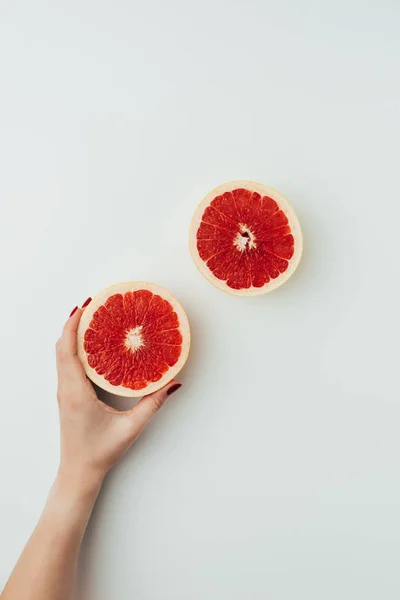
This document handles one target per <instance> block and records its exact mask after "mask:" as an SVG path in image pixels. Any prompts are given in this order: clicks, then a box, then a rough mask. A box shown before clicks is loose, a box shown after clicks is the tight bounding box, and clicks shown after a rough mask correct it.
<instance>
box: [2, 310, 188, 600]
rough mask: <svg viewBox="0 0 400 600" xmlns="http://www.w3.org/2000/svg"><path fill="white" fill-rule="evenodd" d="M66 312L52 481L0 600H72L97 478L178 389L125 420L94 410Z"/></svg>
mask: <svg viewBox="0 0 400 600" xmlns="http://www.w3.org/2000/svg"><path fill="white" fill-rule="evenodd" d="M89 301H90V299H88V301H86V303H85V304H84V306H85V305H87V304H88V302H89ZM74 310H75V312H74V311H73V314H72V315H71V316H70V318H69V319H68V321H67V322H66V324H65V326H64V329H63V332H62V335H61V337H60V339H59V340H58V342H57V345H56V354H57V373H58V393H57V399H58V407H59V415H60V431H61V457H60V465H59V469H58V473H57V476H56V478H55V481H54V484H53V486H52V488H51V491H50V494H49V497H48V499H47V503H46V506H45V508H44V510H43V513H42V515H41V517H40V520H39V522H38V524H37V526H36V528H35V530H34V532H33V534H32V536H31V538H30V539H29V541H28V543H27V545H26V546H25V549H24V551H23V552H22V555H21V557H20V559H19V560H18V562H17V564H16V566H15V568H14V570H13V572H12V574H11V576H10V579H9V580H8V583H7V585H6V587H5V589H4V591H3V593H2V595H1V600H22V599H23V600H72V598H73V593H74V584H75V576H76V567H77V562H78V555H79V549H80V546H81V542H82V538H83V535H84V533H85V530H86V527H87V524H88V521H89V518H90V515H91V512H92V509H93V506H94V504H95V502H96V498H97V496H98V494H99V491H100V488H101V485H102V482H103V480H104V477H105V476H106V474H107V473H108V471H109V470H110V469H111V467H112V466H113V465H114V464H115V463H116V462H117V461H118V459H119V458H121V456H122V455H123V454H125V452H126V451H127V450H128V449H129V448H130V446H131V445H132V444H133V443H134V441H135V440H136V439H137V438H138V437H139V435H140V434H141V433H142V431H143V430H144V429H145V428H146V427H147V425H148V424H149V423H150V421H151V419H152V418H153V417H154V416H155V414H156V413H157V412H158V410H159V409H160V408H161V406H162V405H163V403H164V401H165V400H166V399H167V397H168V396H169V395H170V394H171V393H172V392H174V391H176V390H177V389H178V388H179V387H180V384H179V383H178V382H177V381H171V382H170V383H169V384H168V385H167V386H165V387H164V388H163V389H161V390H159V391H158V392H155V393H154V394H151V395H149V396H145V397H144V398H142V400H140V402H138V403H137V404H136V405H135V406H134V408H132V409H131V410H129V411H126V412H118V411H117V410H114V409H113V408H110V407H109V406H107V405H106V404H104V403H103V402H101V401H100V400H99V399H98V398H97V396H96V393H95V391H94V389H93V387H92V385H91V383H90V381H89V380H88V379H87V377H86V375H85V372H84V369H83V367H82V364H81V362H80V360H79V358H78V356H77V351H76V337H77V328H78V325H79V321H80V318H81V315H82V312H83V310H84V308H82V309H74Z"/></svg>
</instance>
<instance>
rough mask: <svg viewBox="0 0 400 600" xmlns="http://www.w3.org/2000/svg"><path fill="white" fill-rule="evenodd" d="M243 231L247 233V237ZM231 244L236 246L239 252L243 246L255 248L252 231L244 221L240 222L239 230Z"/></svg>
mask: <svg viewBox="0 0 400 600" xmlns="http://www.w3.org/2000/svg"><path fill="white" fill-rule="evenodd" d="M244 233H247V236H248V237H246V236H244V235H243V234H244ZM233 245H234V246H236V248H237V249H238V250H239V251H240V252H243V250H244V249H245V248H249V249H250V250H251V249H252V248H257V244H256V241H255V237H254V233H253V232H252V231H251V229H250V228H249V227H247V225H245V224H244V223H240V225H239V231H238V232H237V235H236V237H235V239H234V240H233Z"/></svg>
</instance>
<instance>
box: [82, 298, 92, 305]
mask: <svg viewBox="0 0 400 600" xmlns="http://www.w3.org/2000/svg"><path fill="white" fill-rule="evenodd" d="M91 301H92V299H91V298H90V297H89V298H88V299H87V300H85V302H84V303H83V304H82V308H86V307H87V305H88V304H90V303H91Z"/></svg>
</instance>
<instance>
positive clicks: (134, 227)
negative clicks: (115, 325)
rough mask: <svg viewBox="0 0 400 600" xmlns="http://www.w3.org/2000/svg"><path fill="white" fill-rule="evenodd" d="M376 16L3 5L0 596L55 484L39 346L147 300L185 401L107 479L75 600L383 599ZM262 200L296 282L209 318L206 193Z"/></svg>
mask: <svg viewBox="0 0 400 600" xmlns="http://www.w3.org/2000/svg"><path fill="white" fill-rule="evenodd" d="M399 17H400V8H399V4H398V3H397V2H395V1H394V0H393V1H392V2H391V1H389V0H383V1H380V2H377V1H372V2H369V3H365V2H361V1H359V0H350V1H344V0H340V1H337V2H317V1H312V0H303V1H302V2H298V1H295V0H284V1H283V2H272V1H267V2H262V1H261V0H259V1H255V0H252V1H249V2H245V1H244V0H240V1H239V0H236V1H230V2H228V1H227V0H213V1H211V0H204V1H203V2H197V3H194V2H184V1H183V0H182V1H179V0H171V1H170V2H162V1H161V0H157V1H153V2H147V3H145V2H137V1H127V0H114V1H113V2H111V1H110V0H107V1H104V0H100V1H99V0H97V1H96V2H95V1H94V0H80V1H78V0H69V1H68V2H65V1H64V2H51V1H44V0H36V1H35V2H31V1H28V0H13V1H11V0H3V1H2V2H1V4H0V165H1V176H0V198H1V206H2V211H1V219H0V221H1V222H0V242H1V252H0V261H1V277H2V286H1V295H0V309H1V315H2V319H1V347H0V352H1V356H0V359H1V361H0V364H1V388H2V393H1V406H2V411H1V419H0V453H1V484H0V485H1V500H0V502H1V504H0V528H1V534H0V584H1V585H2V584H3V583H4V582H5V580H6V578H7V577H8V574H9V572H10V570H11V568H12V566H13V564H14V563H15V561H16V559H17V557H18V555H19V553H20V552H21V549H22V547H23V545H24V543H25V541H26V539H27V536H28V535H29V533H30V531H31V530H32V528H33V526H34V524H35V522H36V520H37V518H38V516H39V514H40V511H41V508H42V506H43V503H44V501H45V497H46V494H47V491H48V489H49V486H50V485H51V482H52V479H53V477H54V474H55V471H56V468H57V462H58V423H57V407H56V401H55V388H56V378H55V371H54V350H53V345H54V342H55V340H56V338H57V336H58V334H59V332H60V328H61V326H62V324H63V321H64V319H65V318H66V317H67V316H68V314H69V312H70V310H71V309H72V307H73V306H74V305H75V304H76V303H81V302H83V301H84V300H85V299H86V297H87V296H88V295H92V294H94V293H96V292H98V291H99V290H101V289H102V288H103V287H105V286H107V285H109V284H111V283H114V282H116V281H119V280H127V279H140V278H145V279H147V280H152V281H155V282H157V283H159V284H161V285H164V286H165V287H167V288H169V289H170V290H171V292H173V293H174V294H175V295H176V296H177V297H178V298H179V299H180V301H181V302H182V303H183V305H184V307H185V308H186V310H187V313H188V316H189V318H190V320H191V324H192V329H193V348H192V353H191V356H190V360H189V362H188V364H187V367H186V369H185V371H184V372H183V373H182V381H183V383H184V387H183V388H182V390H181V392H180V393H178V394H176V396H175V397H174V398H173V399H172V398H171V400H170V402H169V403H168V406H166V407H165V409H164V410H163V411H162V413H160V415H159V416H158V418H157V419H156V421H155V422H154V423H153V424H152V426H151V427H150V428H149V430H148V431H147V432H146V434H145V435H144V436H143V437H142V438H141V440H140V441H139V442H138V443H137V444H136V446H135V447H134V449H133V450H132V452H130V453H129V455H128V456H127V457H126V458H125V459H124V460H123V461H122V462H121V464H119V465H118V467H117V468H115V469H114V471H113V472H112V473H111V475H110V476H109V477H108V479H107V481H106V483H105V486H104V489H103V492H102V494H101V497H100V499H99V502H98V504H97V506H96V509H95V512H94V516H93V519H92V522H91V524H90V527H89V531H88V535H87V538H86V539H85V543H84V549H83V554H82V563H81V569H80V590H81V596H82V598H85V600H88V599H89V600H106V599H107V600H109V598H118V600H128V599H132V598H135V599H137V600H158V599H160V598H168V599H169V598H171V599H174V600H180V599H182V600H187V599H188V598H190V599H191V600H243V599H244V598H246V600H247V599H249V600H264V599H268V600H293V599H294V598H296V599H299V600H321V599H323V600H337V599H338V598H340V599H341V600H355V599H360V600H361V599H362V600H370V599H371V600H372V599H374V600H375V599H381V598H385V600H394V599H397V598H399V595H400V580H399V577H398V569H399V559H400V546H399V544H400V521H399V500H400V485H399V474H398V471H399V469H398V466H399V454H400V442H399V437H400V436H399V418H400V407H399V389H398V363H399V348H398V332H399V267H398V262H399V261H398V256H399V241H398V240H399V219H400V201H399V200H400V199H399V179H398V164H399V95H400V87H399V50H400V41H399V32H400V24H399ZM239 178H248V179H254V180H258V181H262V182H264V183H266V184H267V185H270V186H272V187H274V188H276V189H278V190H279V191H280V192H281V193H283V194H284V195H285V196H286V197H287V198H288V200H289V201H290V202H291V203H292V204H293V206H294V208H295V210H296V212H297V214H298V216H299V219H300V221H301V223H302V226H303V230H304V237H305V251H304V257H303V261H302V263H301V266H300V267H299V270H298V272H297V273H296V274H295V276H294V277H293V278H292V279H291V281H290V282H289V283H287V284H286V285H285V286H284V287H283V288H281V289H280V290H279V291H276V292H274V293H273V294H271V295H269V296H265V297H261V298H254V299H240V298H235V297H229V296H227V295H225V294H223V293H221V292H219V291H218V290H216V289H214V288H213V287H212V286H211V285H210V284H208V283H207V281H206V280H205V279H203V278H202V277H201V275H200V274H199V273H198V272H197V270H196V269H195V267H194V265H193V264H192V262H191V259H190V256H189V253H188V250H187V233H188V225H189V221H190V217H191V215H192V213H193V211H194V208H195V206H196V205H197V203H198V202H199V201H200V200H201V198H202V197H203V195H204V194H205V193H207V192H208V191H209V190H210V189H211V188H212V187H214V186H215V185H218V184H220V183H223V182H224V181H228V180H231V179H239Z"/></svg>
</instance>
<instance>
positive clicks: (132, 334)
mask: <svg viewBox="0 0 400 600" xmlns="http://www.w3.org/2000/svg"><path fill="white" fill-rule="evenodd" d="M142 329H143V327H142V325H138V326H137V327H134V328H133V329H131V330H130V331H129V332H128V334H127V336H126V340H125V345H126V347H127V348H129V350H132V352H136V350H137V349H138V348H141V347H142V346H143V337H142V335H141V333H140V332H141V331H142Z"/></svg>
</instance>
